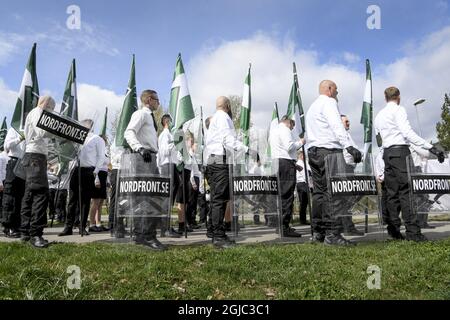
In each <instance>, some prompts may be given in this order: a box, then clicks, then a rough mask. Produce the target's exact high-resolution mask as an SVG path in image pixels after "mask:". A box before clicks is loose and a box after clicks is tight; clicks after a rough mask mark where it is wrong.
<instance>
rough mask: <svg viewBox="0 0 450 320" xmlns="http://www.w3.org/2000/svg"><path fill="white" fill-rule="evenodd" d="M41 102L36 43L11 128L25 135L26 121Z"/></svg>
mask: <svg viewBox="0 0 450 320" xmlns="http://www.w3.org/2000/svg"><path fill="white" fill-rule="evenodd" d="M38 100H39V85H38V79H37V74H36V43H35V44H34V45H33V48H32V49H31V54H30V58H29V59H28V64H27V66H26V68H25V72H24V74H23V78H22V83H21V85H20V89H19V97H18V98H17V103H16V107H15V109H14V113H13V117H12V119H11V127H13V128H14V129H15V130H16V131H17V132H19V133H20V134H23V130H24V126H25V119H26V118H27V115H28V113H29V112H30V111H31V110H32V109H33V108H34V107H36V106H37V103H38Z"/></svg>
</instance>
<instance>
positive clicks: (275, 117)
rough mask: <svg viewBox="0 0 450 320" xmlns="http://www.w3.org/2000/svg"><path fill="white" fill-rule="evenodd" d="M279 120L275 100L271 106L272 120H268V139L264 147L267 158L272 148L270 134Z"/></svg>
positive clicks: (270, 154)
mask: <svg viewBox="0 0 450 320" xmlns="http://www.w3.org/2000/svg"><path fill="white" fill-rule="evenodd" d="M279 121H280V116H279V114H278V104H277V103H276V102H275V105H274V106H273V111H272V120H271V121H270V126H269V135H268V137H269V139H268V140H269V141H268V144H267V149H266V154H267V157H268V158H270V157H271V156H272V150H271V149H270V135H271V133H272V132H273V131H274V130H275V129H276V128H277V126H278V123H279Z"/></svg>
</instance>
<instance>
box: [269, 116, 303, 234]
mask: <svg viewBox="0 0 450 320" xmlns="http://www.w3.org/2000/svg"><path fill="white" fill-rule="evenodd" d="M294 126H295V122H294V121H293V120H291V119H290V118H289V116H287V115H286V116H283V117H282V118H281V121H280V123H279V124H278V127H277V129H276V130H275V132H273V133H271V135H270V148H271V150H272V159H273V160H275V161H276V162H277V163H278V181H279V183H280V195H281V207H282V223H283V225H282V236H283V237H297V238H298V237H301V234H300V233H298V232H296V231H295V229H294V228H291V227H290V226H289V224H290V222H291V219H292V211H293V207H294V193H295V185H296V183H295V182H296V167H295V163H296V160H297V152H298V150H299V149H300V148H301V147H302V146H303V144H304V139H300V138H298V137H294V135H293V134H292V129H293V128H294Z"/></svg>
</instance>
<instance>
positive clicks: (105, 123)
mask: <svg viewBox="0 0 450 320" xmlns="http://www.w3.org/2000/svg"><path fill="white" fill-rule="evenodd" d="M107 127H108V107H106V108H105V117H104V118H103V124H102V127H101V129H100V135H101V136H104V137H106V128H107Z"/></svg>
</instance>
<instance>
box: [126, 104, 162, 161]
mask: <svg viewBox="0 0 450 320" xmlns="http://www.w3.org/2000/svg"><path fill="white" fill-rule="evenodd" d="M124 137H125V139H126V140H127V143H128V145H129V146H130V147H131V149H132V150H133V151H139V149H140V148H145V149H150V150H152V151H154V152H157V151H158V135H157V132H156V129H155V126H154V124H153V117H152V111H151V110H150V109H149V108H147V107H142V108H141V109H139V110H137V111H135V112H134V113H133V115H132V116H131V119H130V122H129V123H128V126H127V129H126V130H125V134H124Z"/></svg>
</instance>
